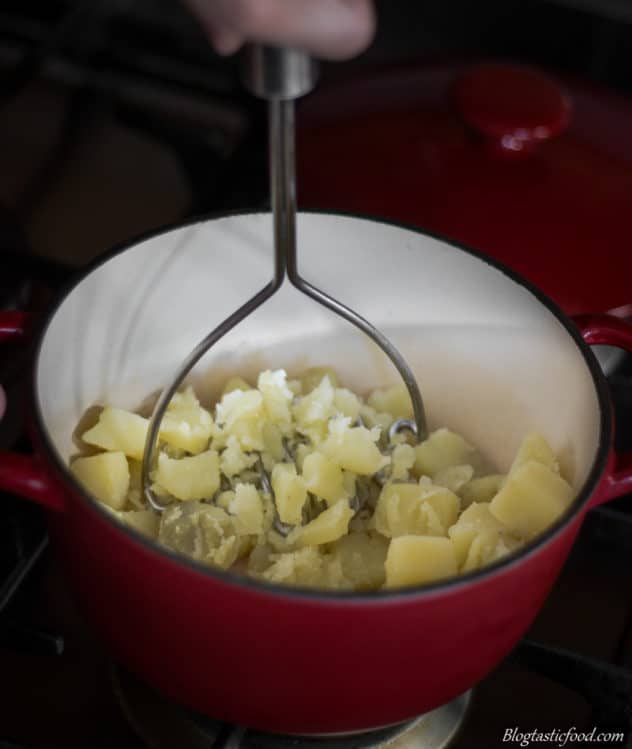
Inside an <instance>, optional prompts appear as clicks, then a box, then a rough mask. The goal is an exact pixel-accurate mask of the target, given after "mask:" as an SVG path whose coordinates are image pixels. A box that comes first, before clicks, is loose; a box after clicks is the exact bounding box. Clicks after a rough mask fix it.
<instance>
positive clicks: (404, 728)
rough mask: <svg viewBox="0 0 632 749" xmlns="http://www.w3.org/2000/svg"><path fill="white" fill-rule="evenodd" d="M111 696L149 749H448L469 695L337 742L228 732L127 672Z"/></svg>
mask: <svg viewBox="0 0 632 749" xmlns="http://www.w3.org/2000/svg"><path fill="white" fill-rule="evenodd" d="M111 678H112V685H113V688H114V693H115V695H116V698H117V699H118V701H119V703H120V705H121V708H122V710H123V712H124V714H125V717H126V718H127V720H128V722H129V723H130V725H131V726H132V728H133V729H134V731H135V732H136V733H137V734H138V736H139V737H140V738H141V739H142V740H143V741H144V742H145V743H146V745H147V747H148V748H149V749H173V747H174V746H178V747H179V749H238V748H239V749H284V748H286V749H300V747H307V748H309V749H378V748H379V747H386V746H388V749H446V747H448V746H450V745H451V744H452V742H453V741H454V739H455V738H456V736H457V734H458V733H459V731H460V729H461V727H462V725H463V722H464V720H465V717H466V715H467V712H468V708H469V705H470V702H471V696H472V695H471V692H467V693H466V694H464V695H462V696H461V697H458V698H457V699H455V700H453V701H452V702H449V703H448V704H446V705H443V706H442V707H439V708H437V709H436V710H433V711H432V712H430V713H427V714H425V715H422V716H420V717H419V718H416V719H415V720H412V721H407V722H406V723H402V724H400V725H397V726H393V727H390V728H384V729H380V730H377V731H369V732H367V733H361V734H352V735H347V736H345V735H340V736H331V737H329V736H323V737H316V736H309V737H301V736H283V735H276V734H266V733H261V732H259V731H250V730H248V729H245V728H241V727H239V726H229V725H226V724H224V723H221V722H220V721H214V720H212V719H210V718H205V717H204V716H201V715H198V714H196V713H192V712H191V711H188V710H185V709H183V708H181V707H179V706H178V705H176V704H174V703H172V702H170V701H169V700H167V699H166V698H164V697H162V696H161V695H159V694H158V693H157V692H155V691H154V690H153V689H151V688H150V687H148V686H146V685H145V684H144V683H142V682H141V681H140V680H139V679H137V678H136V677H135V676H133V675H132V674H130V673H129V672H128V671H125V670H124V669H122V668H120V667H118V666H112V668H111Z"/></svg>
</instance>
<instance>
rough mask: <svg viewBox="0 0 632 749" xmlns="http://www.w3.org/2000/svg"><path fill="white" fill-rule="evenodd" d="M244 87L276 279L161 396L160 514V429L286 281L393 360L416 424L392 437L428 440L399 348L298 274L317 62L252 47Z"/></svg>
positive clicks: (147, 485) (147, 468)
mask: <svg viewBox="0 0 632 749" xmlns="http://www.w3.org/2000/svg"><path fill="white" fill-rule="evenodd" d="M245 62H246V65H245V69H244V72H245V81H246V84H247V86H248V88H249V89H250V91H251V92H252V93H254V94H255V95H256V96H259V97H261V98H263V99H266V100H267V101H268V123H269V167H270V193H271V202H272V213H273V218H274V276H273V278H272V280H271V281H270V283H268V284H267V286H265V287H264V288H263V289H261V291H259V292H258V293H257V294H255V296H253V297H252V298H251V299H249V300H248V301H247V302H246V303H245V304H243V305H242V306H241V307H240V308H239V309H238V310H237V311H235V312H233V313H232V315H230V316H229V317H227V318H226V319H225V320H224V321H223V322H222V323H220V325H218V326H217V327H216V328H215V329H214V330H213V331H212V332H211V333H209V335H208V336H207V337H206V338H205V339H204V340H203V341H201V342H200V343H199V344H198V345H197V346H196V348H195V349H194V350H193V351H192V352H191V353H190V354H189V356H188V357H187V359H186V360H185V361H184V363H183V364H182V366H181V367H180V369H179V370H178V372H177V373H176V375H175V376H174V378H173V380H172V382H171V384H170V385H169V386H168V387H166V388H165V389H164V390H163V391H162V392H161V394H160V396H159V398H158V400H157V402H156V405H155V406H154V409H153V413H152V416H151V419H150V422H149V428H148V431H147V439H146V442H145V450H144V454H143V461H142V469H141V481H142V487H143V493H144V496H145V498H146V499H147V502H148V503H149V505H150V506H151V507H153V508H154V509H155V510H157V511H158V512H162V511H163V510H164V507H163V506H162V505H161V504H160V502H159V501H158V500H157V498H156V496H155V495H154V493H153V491H152V489H151V480H150V473H151V471H152V469H153V467H154V464H155V458H156V452H157V450H156V445H157V441H158V434H159V431H160V425H161V423H162V419H163V417H164V415H165V412H166V410H167V407H168V405H169V403H170V401H171V399H172V398H173V396H174V395H175V393H176V392H177V390H178V388H179V387H180V385H181V384H182V382H183V381H184V379H185V377H186V376H187V375H188V374H189V372H190V371H191V369H192V368H193V367H194V366H195V364H196V363H197V362H198V361H199V360H200V359H201V358H202V356H204V354H206V352H207V351H208V350H209V349H210V348H211V347H212V346H213V345H214V344H215V343H217V341H219V340H220V338H222V337H223V336H224V335H225V334H226V333H228V332H229V331H230V330H232V328H234V327H235V326H236V325H237V324H238V323H240V322H241V321H242V320H244V319H245V318H246V317H247V316H248V315H250V314H251V313H252V312H254V310H256V309H257V307H259V306H260V305H261V304H263V302H265V301H266V300H267V299H269V298H270V297H271V296H273V295H274V294H275V293H276V292H277V291H278V289H279V288H280V287H281V285H282V283H283V282H284V280H285V276H286V274H287V278H288V280H289V281H290V283H291V284H293V286H295V287H296V288H297V289H298V290H299V291H301V292H303V293H304V294H306V295H307V296H309V297H311V298H312V299H314V300H315V301H317V302H318V303H319V304H322V305H323V306H325V307H327V308H328V309H330V310H332V311H333V312H335V313H336V314H338V315H340V316H341V317H343V318H344V319H345V320H347V321H348V322H350V323H352V324H353V325H355V326H356V327H358V328H360V330H362V331H363V332H364V333H366V334H367V335H368V336H369V338H371V339H372V340H373V341H374V342H375V343H376V344H377V345H378V346H379V347H380V348H381V349H382V351H384V353H385V354H386V355H387V356H388V358H389V359H390V360H391V362H392V363H393V364H394V366H395V367H396V369H397V370H398V372H399V373H400V375H401V377H402V379H403V380H404V383H405V385H406V388H407V389H408V392H409V394H410V398H411V401H412V405H413V413H414V420H408V419H399V420H397V421H396V422H394V423H393V424H392V425H391V428H390V430H389V435H390V436H392V435H393V434H394V433H395V432H398V431H400V430H402V429H407V430H410V431H412V432H413V433H414V434H415V435H416V437H417V439H419V440H422V439H424V438H425V437H426V432H427V430H426V420H425V414H424V407H423V401H422V398H421V394H420V392H419V388H418V386H417V383H416V381H415V377H414V375H413V373H412V371H411V369H410V367H409V366H408V364H407V363H406V361H405V359H404V358H403V356H402V355H401V354H400V352H399V351H398V350H397V349H396V348H395V346H394V345H393V344H392V343H391V342H390V341H389V340H388V338H386V337H385V336H384V335H383V334H382V333H381V332H380V331H379V330H377V329H376V328H375V327H374V326H373V325H371V323H370V322H369V321H368V320H365V319H364V318H363V317H361V316H360V315H359V314H357V313H356V312H354V311H353V310H351V309H349V307H347V306H345V305H344V304H342V303H341V302H339V301H337V300H336V299H333V298H332V297H330V296H329V295H328V294H326V293H325V292H324V291H321V290H320V289H318V288H316V287H315V286H313V285H312V284H310V283H309V282H308V281H306V280H305V279H304V278H302V277H301V275H300V274H299V271H298V265H297V257H296V167H295V122H294V100H295V99H297V98H299V97H300V96H303V95H304V94H307V93H309V92H310V91H311V90H312V89H313V88H314V85H315V83H316V78H317V68H316V62H315V61H314V60H313V59H312V58H310V57H309V56H308V55H306V54H304V53H303V52H300V51H298V50H293V49H283V48H277V47H267V46H259V45H255V46H251V47H249V48H248V49H247V51H246V56H245Z"/></svg>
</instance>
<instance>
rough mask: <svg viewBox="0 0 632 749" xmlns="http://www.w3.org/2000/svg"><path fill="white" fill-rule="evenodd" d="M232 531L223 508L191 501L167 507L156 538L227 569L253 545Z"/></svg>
mask: <svg viewBox="0 0 632 749" xmlns="http://www.w3.org/2000/svg"><path fill="white" fill-rule="evenodd" d="M233 531H234V528H233V525H232V519H231V518H230V516H229V515H228V514H227V513H226V512H225V511H224V510H223V509H221V508H220V507H214V506H213V505H209V504H202V503H200V502H195V501H193V502H187V503H185V504H175V505H171V506H170V507H167V509H166V510H165V511H164V512H163V514H162V515H161V518H160V530H159V534H158V540H159V541H160V542H161V543H163V544H164V545H165V546H168V547H169V548H170V549H174V550H175V551H180V552H182V553H183V554H185V555H186V556H188V557H191V558H193V559H197V560H198V561H201V562H205V563H207V564H214V565H215V566H217V567H221V568H223V569H228V568H229V567H231V566H232V565H233V564H234V563H235V562H236V561H237V560H238V559H239V558H240V557H241V556H243V554H245V553H247V552H248V551H249V550H250V548H251V545H252V544H251V542H250V539H249V538H248V537H247V536H242V537H237V536H235V535H233Z"/></svg>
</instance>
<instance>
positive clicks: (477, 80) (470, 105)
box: [454, 64, 571, 154]
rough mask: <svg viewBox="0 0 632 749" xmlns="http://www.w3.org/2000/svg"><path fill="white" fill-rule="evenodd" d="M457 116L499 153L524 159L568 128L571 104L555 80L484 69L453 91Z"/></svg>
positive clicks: (525, 71) (503, 68)
mask: <svg viewBox="0 0 632 749" xmlns="http://www.w3.org/2000/svg"><path fill="white" fill-rule="evenodd" d="M454 94H455V99H456V105H457V108H458V111H459V113H460V115H461V117H462V118H463V120H464V122H466V123H467V125H469V126H470V127H471V128H472V129H473V130H475V131H476V132H477V133H478V134H479V135H482V136H483V137H484V138H485V139H486V140H487V141H488V142H489V143H490V145H492V146H493V147H494V148H496V149H500V151H502V152H504V153H506V154H511V153H515V154H517V153H524V152H529V151H531V150H532V149H533V148H534V147H535V146H536V145H537V144H538V143H540V142H542V141H546V140H549V139H551V138H554V137H555V136H556V135H559V134H560V133H562V132H563V131H564V130H565V129H566V128H567V126H568V124H569V122H570V117H571V102H570V99H569V98H568V96H567V95H566V94H565V93H564V91H562V89H561V88H560V87H559V86H558V85H557V84H556V83H555V81H553V80H552V79H551V78H549V77H548V76H546V75H545V74H544V73H541V72H539V71H537V70H533V69H531V68H526V67H522V66H518V65H499V64H489V65H480V66H477V67H476V68H473V69H470V70H469V71H467V72H466V73H464V74H462V75H461V76H460V77H459V78H458V80H457V81H456V84H455V89H454Z"/></svg>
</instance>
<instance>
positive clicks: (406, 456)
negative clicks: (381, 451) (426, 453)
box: [391, 444, 416, 481]
mask: <svg viewBox="0 0 632 749" xmlns="http://www.w3.org/2000/svg"><path fill="white" fill-rule="evenodd" d="M415 460H416V455H415V448H414V447H413V446H412V445H406V444H402V445H396V447H395V449H394V450H393V455H392V472H391V478H392V479H393V480H395V481H402V480H404V481H405V480H406V479H407V478H408V477H409V474H410V471H411V469H412V467H413V466H414V465H415Z"/></svg>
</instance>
